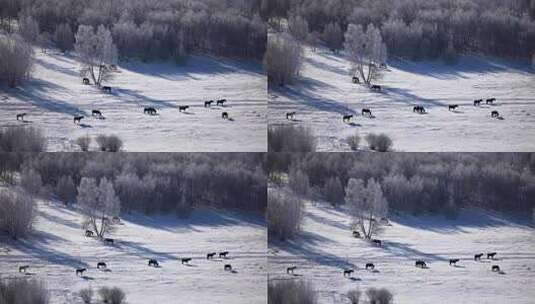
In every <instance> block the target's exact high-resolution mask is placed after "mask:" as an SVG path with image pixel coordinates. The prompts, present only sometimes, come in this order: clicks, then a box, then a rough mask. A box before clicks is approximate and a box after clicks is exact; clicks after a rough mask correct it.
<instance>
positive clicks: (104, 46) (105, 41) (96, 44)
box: [74, 25, 117, 86]
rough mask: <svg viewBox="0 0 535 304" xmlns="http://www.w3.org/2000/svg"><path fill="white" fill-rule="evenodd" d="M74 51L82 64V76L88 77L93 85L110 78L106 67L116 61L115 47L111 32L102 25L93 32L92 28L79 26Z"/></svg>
mask: <svg viewBox="0 0 535 304" xmlns="http://www.w3.org/2000/svg"><path fill="white" fill-rule="evenodd" d="M75 40H76V43H75V45H74V49H75V50H76V52H77V53H78V56H79V57H80V61H81V62H82V71H81V72H82V73H81V74H82V75H89V76H90V77H91V78H92V79H93V83H95V84H96V85H97V86H100V84H101V82H102V81H103V80H107V79H109V78H110V77H111V73H110V70H109V69H108V67H107V65H110V64H115V63H116V61H117V47H116V46H115V44H114V43H113V38H112V35H111V32H110V31H109V30H108V29H106V28H105V27H104V26H103V25H100V26H99V27H98V29H97V30H96V32H95V30H94V28H93V27H92V26H88V25H80V26H79V27H78V32H77V33H76V36H75Z"/></svg>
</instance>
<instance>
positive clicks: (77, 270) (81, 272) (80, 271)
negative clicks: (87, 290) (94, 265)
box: [76, 268, 87, 275]
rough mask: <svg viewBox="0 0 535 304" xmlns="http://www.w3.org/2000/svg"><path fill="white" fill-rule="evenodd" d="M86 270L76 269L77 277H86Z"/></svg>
mask: <svg viewBox="0 0 535 304" xmlns="http://www.w3.org/2000/svg"><path fill="white" fill-rule="evenodd" d="M86 270H87V269H86V268H78V269H76V275H84V272H85V271H86Z"/></svg>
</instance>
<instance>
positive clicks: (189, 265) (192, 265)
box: [183, 264, 199, 267]
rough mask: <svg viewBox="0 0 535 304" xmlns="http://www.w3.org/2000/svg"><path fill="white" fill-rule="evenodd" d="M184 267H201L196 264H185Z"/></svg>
mask: <svg viewBox="0 0 535 304" xmlns="http://www.w3.org/2000/svg"><path fill="white" fill-rule="evenodd" d="M183 265H184V266H187V267H199V265H195V264H183Z"/></svg>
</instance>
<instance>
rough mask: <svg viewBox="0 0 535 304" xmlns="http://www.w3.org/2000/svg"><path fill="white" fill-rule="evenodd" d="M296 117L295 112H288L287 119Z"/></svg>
mask: <svg viewBox="0 0 535 304" xmlns="http://www.w3.org/2000/svg"><path fill="white" fill-rule="evenodd" d="M294 117H295V112H288V113H286V119H291V120H293V119H294Z"/></svg>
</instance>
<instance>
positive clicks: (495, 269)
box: [491, 265, 500, 272]
mask: <svg viewBox="0 0 535 304" xmlns="http://www.w3.org/2000/svg"><path fill="white" fill-rule="evenodd" d="M491 270H492V271H493V272H499V271H500V266H498V265H492V268H491Z"/></svg>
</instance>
